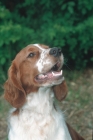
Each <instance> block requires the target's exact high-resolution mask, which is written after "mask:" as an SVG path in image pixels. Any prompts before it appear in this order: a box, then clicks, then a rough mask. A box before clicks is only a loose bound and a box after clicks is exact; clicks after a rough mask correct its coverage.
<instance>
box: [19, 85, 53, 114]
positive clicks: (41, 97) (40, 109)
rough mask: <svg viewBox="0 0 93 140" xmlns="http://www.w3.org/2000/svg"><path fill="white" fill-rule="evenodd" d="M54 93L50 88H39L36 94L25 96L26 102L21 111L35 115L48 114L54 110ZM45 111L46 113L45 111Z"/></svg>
mask: <svg viewBox="0 0 93 140" xmlns="http://www.w3.org/2000/svg"><path fill="white" fill-rule="evenodd" d="M53 102H54V93H53V90H52V88H50V87H40V88H39V90H38V92H36V93H30V94H28V95H27V101H26V103H25V105H24V106H23V107H22V109H23V110H24V109H26V110H31V112H33V111H34V112H35V113H40V114H43V113H46V114H48V113H49V112H51V110H52V109H53V108H54V106H53ZM45 110H46V111H45Z"/></svg>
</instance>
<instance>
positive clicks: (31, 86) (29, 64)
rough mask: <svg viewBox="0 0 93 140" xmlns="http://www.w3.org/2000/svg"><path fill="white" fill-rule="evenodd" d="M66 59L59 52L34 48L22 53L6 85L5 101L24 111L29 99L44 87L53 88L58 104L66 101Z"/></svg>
mask: <svg viewBox="0 0 93 140" xmlns="http://www.w3.org/2000/svg"><path fill="white" fill-rule="evenodd" d="M63 62H64V59H63V55H62V52H61V49H59V48H49V47H48V46H45V45H40V44H33V45H28V46H27V47H26V48H24V49H22V50H21V51H20V52H19V53H18V54H17V55H16V57H15V59H14V60H13V62H12V64H11V66H10V68H9V71H8V80H7V81H6V83H5V86H4V87H5V99H6V100H8V101H9V102H10V103H11V104H12V105H13V106H14V107H16V108H19V107H21V106H22V105H23V104H24V102H25V101H26V95H27V94H29V93H31V92H33V93H34V92H38V89H39V88H40V87H41V86H42V87H45V86H47V87H52V88H53V90H54V93H55V96H56V98H57V99H58V100H62V99H63V98H65V96H66V94H67V86H66V83H65V81H64V77H63V76H62V70H61V68H62V66H63Z"/></svg>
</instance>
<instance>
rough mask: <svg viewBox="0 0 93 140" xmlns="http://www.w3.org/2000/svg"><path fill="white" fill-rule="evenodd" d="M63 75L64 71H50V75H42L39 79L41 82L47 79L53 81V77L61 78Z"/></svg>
mask: <svg viewBox="0 0 93 140" xmlns="http://www.w3.org/2000/svg"><path fill="white" fill-rule="evenodd" d="M61 75H62V70H61V71H59V72H56V71H50V72H48V73H46V74H40V75H38V79H40V80H43V79H45V78H48V79H51V78H53V77H59V76H61Z"/></svg>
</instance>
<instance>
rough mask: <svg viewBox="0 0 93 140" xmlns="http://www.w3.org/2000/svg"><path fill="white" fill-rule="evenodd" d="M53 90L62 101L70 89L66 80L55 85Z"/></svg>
mask: <svg viewBox="0 0 93 140" xmlns="http://www.w3.org/2000/svg"><path fill="white" fill-rule="evenodd" d="M53 90H54V93H55V96H56V98H57V99H58V100H59V101H62V100H63V99H64V98H65V97H66V95H67V91H68V90H67V85H66V82H65V80H64V81H63V82H62V83H61V84H59V85H56V86H54V87H53Z"/></svg>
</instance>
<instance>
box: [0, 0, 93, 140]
mask: <svg viewBox="0 0 93 140" xmlns="http://www.w3.org/2000/svg"><path fill="white" fill-rule="evenodd" d="M32 43H42V44H46V45H49V46H50V47H60V48H61V49H62V51H63V54H64V58H65V63H64V75H65V79H66V81H67V85H68V96H67V98H66V99H65V100H64V101H63V102H62V103H60V106H61V108H62V110H63V111H64V114H65V115H66V118H67V121H68V122H69V123H70V124H71V125H72V126H73V127H74V128H75V129H76V130H77V131H78V132H79V133H80V134H81V135H82V136H83V137H84V138H85V139H86V140H92V130H93V95H92V94H93V0H0V140H7V121H6V120H7V118H8V111H9V108H10V105H9V104H8V103H7V102H6V101H5V100H4V99H3V84H4V82H5V81H6V79H7V70H8V68H9V66H10V64H11V61H12V60H13V59H14V57H15V55H16V54H17V53H18V52H19V51H20V50H21V49H22V48H24V47H25V46H26V45H28V44H32Z"/></svg>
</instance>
